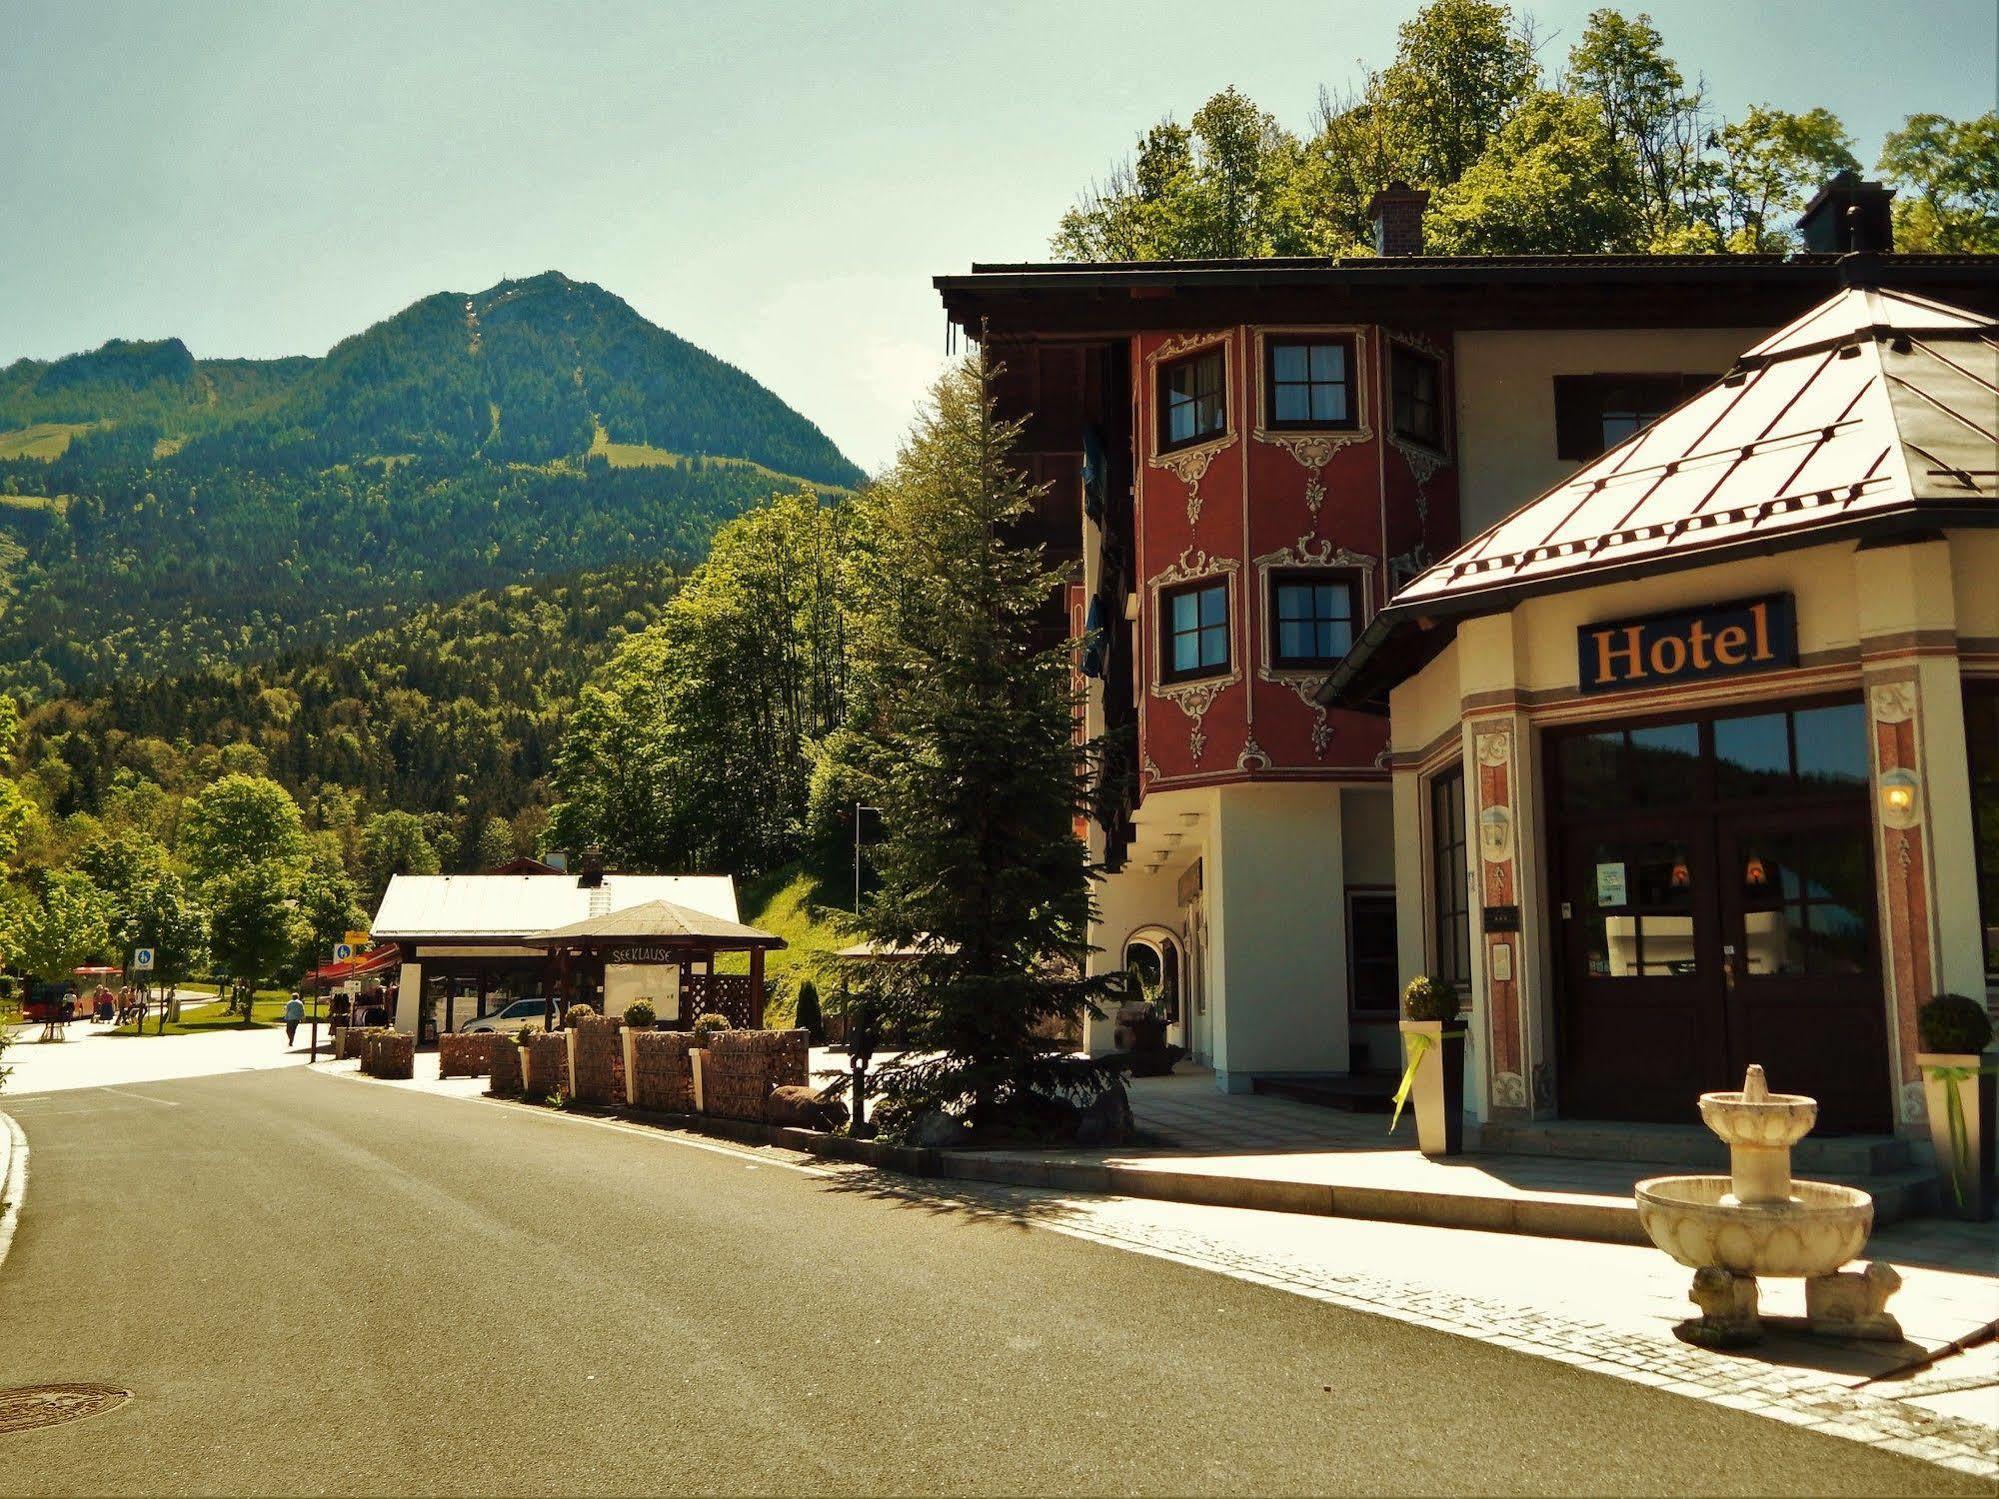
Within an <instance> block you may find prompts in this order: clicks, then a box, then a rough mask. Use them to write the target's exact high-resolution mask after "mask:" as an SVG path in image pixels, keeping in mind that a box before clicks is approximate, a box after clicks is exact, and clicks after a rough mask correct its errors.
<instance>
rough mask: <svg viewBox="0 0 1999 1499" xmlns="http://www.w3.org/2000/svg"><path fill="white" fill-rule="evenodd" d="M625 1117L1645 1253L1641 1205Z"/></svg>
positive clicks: (1132, 1193) (1136, 1193) (1072, 1182)
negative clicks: (1341, 1182) (1227, 1172)
mask: <svg viewBox="0 0 1999 1499" xmlns="http://www.w3.org/2000/svg"><path fill="white" fill-rule="evenodd" d="M608 1112H611V1113H613V1114H615V1115H617V1116H618V1117H620V1118H630V1119H635V1120H640V1121H644V1122H649V1123H655V1124H662V1125H666V1126H669V1127H671V1128H673V1129H679V1130H686V1131H687V1132H689V1133H691V1134H699V1135H709V1136H712V1137H715V1138H718V1139H724V1140H733V1141H735V1142H736V1143H738V1144H747V1145H779V1146H783V1147H784V1148H786V1149H788V1150H797V1151H803V1152H805V1153H806V1154H808V1155H815V1156H823V1157H829V1158H831V1159H834V1160H842V1161H857V1162H860V1163H862V1164H865V1165H869V1166H875V1167H879V1168H881V1169H882V1170H886V1171H895V1172H900V1173H901V1174H903V1175H905V1176H928V1177H937V1178H942V1179H946V1180H956V1181H983V1182H994V1183H998V1184H1001V1185H1005V1186H1014V1187H1058V1188H1064V1189H1066V1190H1069V1191H1074V1192H1091V1193H1096V1194H1099V1195H1109V1196H1113V1197H1147V1198H1152V1199H1155V1200H1157V1201H1161V1202H1185V1203H1192V1204H1196V1205H1199V1206H1202V1207H1228V1208H1254V1209H1259V1210H1261V1211H1263V1212H1272V1213H1303V1214H1308V1215H1314V1216H1318V1217H1326V1218H1368V1219H1374V1220H1378V1221H1382V1222H1388V1223H1417V1224H1422V1225H1425V1226H1427V1227H1431V1228H1469V1229H1478V1230H1482V1231H1483V1232H1486V1233H1511V1234H1526V1235H1529V1236H1531V1237H1535V1238H1543V1239H1588V1240H1593V1241H1596V1242H1598V1243H1605V1244H1637V1245H1641V1246H1642V1245H1646V1244H1649V1243H1651V1240H1650V1239H1648V1238H1647V1237H1646V1236H1645V1230H1644V1229H1643V1227H1641V1226H1640V1224H1639V1222H1638V1209H1637V1206H1636V1204H1635V1203H1634V1204H1632V1205H1630V1206H1625V1205H1623V1204H1609V1203H1599V1202H1560V1201H1549V1200H1545V1199H1541V1198H1507V1197H1476V1196H1470V1195H1465V1194H1459V1193H1447V1192H1411V1191H1404V1190H1398V1189H1395V1188H1390V1187H1348V1186H1333V1185H1328V1184H1326V1183H1323V1182H1299V1181H1283V1180H1276V1179H1272V1178H1268V1177H1251V1176H1224V1175H1219V1174H1212V1173H1206V1172H1199V1171H1173V1170H1164V1169H1161V1168H1159V1167H1156V1166H1140V1165H1131V1166H1125V1165H1116V1164H1110V1163H1103V1162H1095V1161H1058V1160H1048V1159H1045V1158H1043V1157H1039V1156H1031V1155H1024V1154H1013V1153H987V1152H975V1151H956V1150H933V1149H924V1148H921V1147H917V1146H910V1145H883V1144H880V1143H878V1142H876V1141H873V1140H855V1139H851V1138H849V1137H848V1136H845V1135H823V1134H819V1133H818V1132H816V1131H814V1130H807V1129H793V1128H789V1127H786V1126H783V1125H776V1124H756V1123H752V1122H750V1121H747V1120H734V1119H714V1118H710V1117H706V1116H703V1115H698V1114H665V1113H653V1112H651V1111H649V1110H644V1109H631V1110H624V1109H619V1110H611V1111H608Z"/></svg>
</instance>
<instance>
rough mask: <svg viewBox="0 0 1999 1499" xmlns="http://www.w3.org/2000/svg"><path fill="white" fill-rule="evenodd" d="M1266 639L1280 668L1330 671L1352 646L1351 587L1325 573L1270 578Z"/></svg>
mask: <svg viewBox="0 0 1999 1499" xmlns="http://www.w3.org/2000/svg"><path fill="white" fill-rule="evenodd" d="M1270 614H1271V619H1270V635H1271V639H1272V640H1273V641H1275V642H1276V646H1275V649H1274V650H1273V652H1272V656H1273V659H1274V660H1275V662H1276V664H1277V665H1279V666H1331V665H1332V664H1333V663H1334V662H1336V661H1338V660H1339V659H1340V657H1342V656H1344V655H1345V654H1346V653H1347V651H1348V650H1349V649H1351V648H1352V646H1353V584H1352V583H1351V582H1349V581H1348V580H1346V579H1345V578H1338V577H1330V576H1328V575H1327V574H1325V573H1279V574H1278V575H1277V576H1276V577H1274V578H1273V579H1271V586H1270Z"/></svg>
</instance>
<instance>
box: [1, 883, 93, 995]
mask: <svg viewBox="0 0 1999 1499" xmlns="http://www.w3.org/2000/svg"><path fill="white" fill-rule="evenodd" d="M11 945H12V947H13V957H14V961H15V963H16V964H17V965H18V966H19V967H20V968H21V969H22V970H23V971H25V972H27V973H29V974H32V975H34V976H35V977H37V978H42V979H46V980H48V981H49V982H51V983H63V982H66V981H67V980H68V979H69V977H70V975H71V974H72V973H74V972H75V971H76V970H77V969H78V968H80V967H82V966H83V965H84V964H86V963H91V962H94V961H96V960H98V959H101V958H104V957H107V956H109V954H110V950H111V929H110V926H109V923H108V922H107V920H106V906H105V900H104V893H103V892H102V891H101V890H99V889H98V888H97V886H96V885H95V884H93V883H92V882H91V879H90V876H88V875H86V874H83V873H80V872H78V871H75V870H61V871H57V872H55V873H53V874H49V875H47V876H45V877H44V878H43V880H42V884H41V889H40V890H39V891H37V892H35V894H34V897H33V898H32V899H31V900H29V901H27V902H26V903H25V904H24V905H23V906H22V907H21V909H20V911H19V914H18V916H17V918H16V926H15V929H14V933H13V941H12V944H11Z"/></svg>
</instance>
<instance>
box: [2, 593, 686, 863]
mask: <svg viewBox="0 0 1999 1499" xmlns="http://www.w3.org/2000/svg"><path fill="white" fill-rule="evenodd" d="M676 583H677V578H676V575H675V572H674V570H673V569H672V568H671V567H669V566H668V565H666V564H664V563H651V564H641V565H631V566H624V567H618V568H611V569H607V570H604V571H600V572H593V573H585V574H580V575H577V576H573V577H568V578H563V579H558V580H553V581H543V582H539V583H535V584H519V585H515V586H513V587H509V588H502V589H495V590H492V591H488V592H481V593H476V594H473V595H471V596H469V597H467V598H463V599H459V600H456V601H454V602H452V603H450V604H444V605H435V606H431V607H428V608H424V609H420V610H417V611H415V612H414V613H412V614H411V615H410V617H409V618H407V619H405V620H402V621H400V622H399V623H397V624H396V625H394V626H392V627H391V628H389V629H385V630H382V631H378V632H376V633H374V634H371V635H367V636H365V637H363V638H362V639H360V640H357V641H353V642H351V643H349V644H346V645H343V646H339V647H334V648H326V647H321V648H316V649H312V650H306V651H297V652H290V653H287V654H285V655H282V656H279V657H277V658H275V659H272V660H269V661H263V662H256V663H252V664H249V665H245V666H240V667H213V668H208V669H205V670H202V671H198V672H192V673H188V674H184V675H179V676H168V677H161V678H157V679H153V680H143V681H142V680H122V681H119V682H116V683H113V684H111V685H109V686H107V687H105V688H103V689H101V690H99V691H97V692H93V693H90V694H88V695H85V696H81V697H76V698H59V699H55V700H52V701H48V702H43V703H40V704H37V705H35V706H34V707H33V708H32V709H31V710H30V711H29V712H28V713H27V714H26V715H25V716H24V719H23V723H22V730H21V734H20V738H19V741H18V744H17V747H16V753H15V759H14V772H15V774H16V776H17V777H18V779H19V784H20V785H21V786H22V788H23V789H24V790H25V791H26V792H27V793H28V796H29V799H30V801H31V802H32V803H33V804H34V805H35V807H36V808H37V809H38V814H37V816H36V817H35V818H34V819H32V820H31V824H30V826H29V827H28V828H27V829H26V830H25V837H24V840H23V849H22V853H23V862H24V863H26V864H29V865H41V866H51V867H52V866H60V865H61V864H62V863H63V862H64V861H65V859H66V858H67V857H68V854H69V851H70V850H72V849H74V848H75V847H77V846H78V845H80V844H81V843H82V842H84V841H87V839H88V838H89V837H90V836H91V835H92V828H93V825H94V824H96V823H97V822H99V821H100V820H103V819H105V818H106V817H107V816H108V817H109V818H110V819H111V820H112V821H114V822H115V821H118V820H119V818H120V816H121V814H123V813H126V812H128V811H129V808H128V807H127V805H126V804H127V803H129V802H131V800H132V799H133V797H134V796H135V795H136V796H138V797H140V798H141V799H142V800H145V801H147V802H148V803H149V804H153V805H155V806H157V808H158V809H159V811H158V814H157V815H156V816H152V817H148V818H146V819H144V821H145V822H146V823H147V824H148V825H149V826H151V827H152V828H153V831H155V833H156V834H157V835H158V836H161V837H162V838H163V839H165V840H166V841H168V842H171V841H172V840H173V834H174V831H175V828H176V824H177V822H178V814H177V812H176V811H175V810H174V809H175V808H176V807H177V805H178V803H179V802H180V800H181V799H182V798H184V797H186V796H188V795H192V794H193V793H195V792H197V791H198V790H199V789H200V788H201V787H202V786H203V785H204V784H206V783H208V782H210V781H212V780H213V779H214V778H215V777H217V776H218V775H221V774H225V773H230V772H246V773H250V774H257V775H269V776H270V777H271V778H272V779H274V780H276V781H277V782H278V783H279V784H281V785H282V786H284V787H285V789H286V790H287V791H289V792H290V793H291V794H292V796H293V797H294V798H295V799H296V800H297V802H298V803H299V804H300V806H301V807H302V808H304V809H305V813H306V821H307V824H308V826H309V827H313V828H316V829H321V830H325V831H328V832H331V833H333V834H334V835H336V837H338V838H340V839H342V840H343V841H346V842H348V843H349V844H353V842H354V840H356V839H358V837H359V836H360V832H361V830H362V829H363V828H364V827H365V826H366V824H367V822H368V820H369V819H370V818H371V817H372V816H374V815H377V814H380V813H383V812H408V813H415V814H418V815H419V816H420V817H421V819H422V825H423V829H424V835H425V837H426V839H427V840H428V841H429V843H430V844H431V846H432V847H433V849H435V850H436V851H437V852H439V853H440V854H441V855H442V856H443V862H444V863H445V864H447V865H450V866H462V867H468V868H476V867H478V865H479V861H480V859H481V858H482V857H486V858H489V859H490V857H491V856H493V855H495V854H498V855H499V856H500V857H510V856H511V854H512V853H513V852H514V851H515V849H516V848H518V849H519V850H521V851H531V850H532V849H533V847H534V840H535V837H536V836H537V835H538V834H539V832H540V830H541V827H542V824H543V821H544V818H543V815H542V808H543V806H544V804H545V802H546V799H547V794H546V789H545V787H544V786H543V784H542V778H543V777H544V776H545V774H546V773H547V772H548V770H549V768H550V763H551V760H552V757H553V755H554V753H555V749H556V745H557V741H558V738H559V734H560V725H561V716H562V713H563V711H564V709H565V708H566V707H567V706H568V705H569V704H570V702H571V701H572V700H573V699H574V698H575V696H576V693H577V691H578V689H579V688H580V687H581V685H582V684H583V682H584V681H585V680H586V679H587V678H588V677H589V676H590V674H591V673H592V672H593V671H595V670H596V669H597V668H598V667H599V666H600V665H601V664H602V663H603V662H604V661H605V660H606V659H607V658H608V657H609V655H610V654H611V652H612V651H613V650H614V649H615V647H616V646H617V645H618V644H619V643H620V642H621V641H623V640H624V639H625V638H626V637H627V636H629V635H631V634H634V633H636V632H638V631H640V630H642V629H643V628H645V627H646V626H647V625H648V624H650V623H651V622H652V621H653V620H654V619H655V618H657V617H658V614H659V611H660V610H661V609H662V608H663V607H664V606H665V604H666V602H667V601H668V599H670V598H671V597H672V595H673V593H674V590H675V587H676ZM496 822H497V823H498V824H500V827H501V829H502V830H503V831H494V828H493V825H494V824H495V823H496ZM482 839H483V840H484V843H485V846H484V847H483V848H482V846H481V842H482ZM348 852H349V854H350V855H354V856H356V858H357V859H358V845H357V846H355V847H350V848H349V849H348Z"/></svg>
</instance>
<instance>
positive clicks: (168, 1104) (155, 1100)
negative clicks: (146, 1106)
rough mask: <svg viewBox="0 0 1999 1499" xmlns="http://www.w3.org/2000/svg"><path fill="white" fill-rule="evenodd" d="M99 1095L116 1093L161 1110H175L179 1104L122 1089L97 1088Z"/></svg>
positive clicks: (121, 1096) (170, 1100)
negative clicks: (155, 1106)
mask: <svg viewBox="0 0 1999 1499" xmlns="http://www.w3.org/2000/svg"><path fill="white" fill-rule="evenodd" d="M97 1091H98V1092H100V1093H116V1094H117V1095H118V1096H119V1097H120V1098H136V1099H138V1100H139V1102H140V1103H150V1104H155V1105H157V1106H158V1107H160V1108H163V1109H177V1108H179V1107H180V1105H179V1104H177V1103H175V1102H174V1101H173V1100H172V1099H168V1098H153V1097H150V1096H148V1095H147V1094H144V1093H128V1092H127V1091H126V1090H125V1089H123V1088H99V1089H98V1090H97Z"/></svg>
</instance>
